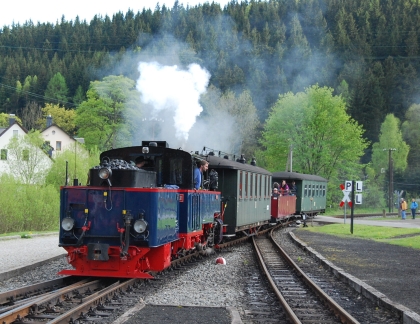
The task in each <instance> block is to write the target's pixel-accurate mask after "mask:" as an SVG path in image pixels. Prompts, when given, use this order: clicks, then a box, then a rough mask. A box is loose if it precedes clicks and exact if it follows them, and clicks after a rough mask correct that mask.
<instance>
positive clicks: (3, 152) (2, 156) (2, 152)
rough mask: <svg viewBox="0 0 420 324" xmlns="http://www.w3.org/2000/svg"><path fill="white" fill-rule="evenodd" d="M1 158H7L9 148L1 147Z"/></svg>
mask: <svg viewBox="0 0 420 324" xmlns="http://www.w3.org/2000/svg"><path fill="white" fill-rule="evenodd" d="M0 159H1V160H7V150H6V149H1V153H0Z"/></svg>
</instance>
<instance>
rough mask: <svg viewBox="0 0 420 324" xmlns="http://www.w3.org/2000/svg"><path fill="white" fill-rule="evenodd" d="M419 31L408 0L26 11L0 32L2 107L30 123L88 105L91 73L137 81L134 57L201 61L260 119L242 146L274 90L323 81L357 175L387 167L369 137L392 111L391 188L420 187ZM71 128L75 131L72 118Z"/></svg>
mask: <svg viewBox="0 0 420 324" xmlns="http://www.w3.org/2000/svg"><path fill="white" fill-rule="evenodd" d="M419 38H420V4H419V2H418V1H416V0H398V1H397V0H303V1H286V0H268V1H242V2H238V1H232V2H230V3H229V4H228V5H226V6H225V7H224V8H221V7H220V5H219V4H217V3H205V4H202V5H198V6H194V7H189V6H187V7H184V6H182V5H179V4H178V3H177V2H176V3H175V4H174V6H173V7H172V8H168V7H165V6H162V7H159V6H157V7H156V8H155V10H146V9H144V10H143V11H141V12H137V13H136V12H133V11H127V12H126V13H122V12H119V13H115V14H114V15H113V16H112V17H108V16H105V17H101V16H96V17H94V18H93V19H92V20H91V21H90V22H86V21H80V20H78V19H76V20H74V21H67V20H66V19H65V17H63V18H62V20H61V21H60V22H58V23H57V24H50V23H38V24H37V25H35V24H33V23H32V22H30V21H29V22H26V23H25V24H23V25H13V26H3V27H2V28H1V30H0V58H1V59H0V112H1V113H14V114H16V115H17V116H20V117H21V119H22V123H23V126H24V127H27V128H28V129H32V128H37V127H38V128H40V126H39V125H38V126H37V123H36V120H38V119H39V116H40V115H42V114H41V109H42V108H43V107H45V106H46V104H59V105H61V106H63V107H65V108H66V109H68V110H76V109H78V107H79V106H80V107H81V109H84V110H85V111H86V109H90V108H89V107H93V106H94V103H95V102H96V101H95V100H96V99H95V93H94V92H92V88H90V87H91V86H92V83H91V82H98V80H103V79H104V78H107V77H109V76H110V75H116V76H119V75H122V76H124V77H125V78H128V79H130V80H132V81H135V80H137V79H138V78H139V70H138V68H137V63H138V60H137V59H136V58H141V59H142V60H156V61H157V62H160V63H161V64H172V65H173V64H180V65H184V66H187V65H188V64H191V63H198V64H200V65H201V66H202V67H204V68H205V69H206V70H208V71H209V73H210V75H211V77H210V81H209V87H211V88H212V89H216V90H215V91H218V92H220V93H222V94H228V95H225V96H226V97H227V98H235V96H238V98H240V97H241V96H242V97H243V96H244V94H246V95H247V96H248V95H249V96H250V100H252V105H248V107H251V106H252V107H255V110H256V115H257V117H258V120H259V126H258V125H257V126H256V131H255V132H254V133H253V134H254V136H255V138H256V140H254V141H250V140H249V139H248V142H249V143H248V144H249V145H248V147H250V146H252V145H254V147H255V146H256V145H257V144H256V143H257V140H258V139H259V138H261V137H262V131H263V129H264V127H265V123H266V120H267V119H268V118H269V117H270V113H271V112H272V109H273V107H275V106H276V104H277V105H278V103H279V102H281V99H280V101H279V98H281V97H280V96H283V95H285V94H287V93H293V94H296V93H304V92H305V91H308V89H310V88H311V87H313V86H314V85H316V86H317V87H320V88H319V89H322V88H323V87H327V88H328V89H332V91H333V93H331V95H332V96H340V98H341V99H340V100H342V101H343V103H341V101H340V105H342V106H343V107H345V108H343V109H345V112H346V113H347V114H348V115H349V116H350V117H351V118H352V120H354V121H355V122H356V123H357V124H358V125H360V127H361V128H362V129H363V130H364V132H362V133H363V137H364V139H363V143H366V145H362V146H361V147H363V156H362V157H361V161H362V162H363V163H364V164H366V165H367V166H366V168H365V170H364V171H363V172H364V173H365V177H368V176H371V177H372V178H375V177H376V178H380V177H386V174H385V175H382V176H380V172H381V171H380V170H379V171H378V170H376V171H374V170H375V167H376V166H375V165H374V164H375V163H374V160H372V159H373V158H375V159H385V161H387V157H386V156H385V157H382V156H380V157H378V156H376V157H375V154H374V151H373V147H374V143H381V139H382V140H383V138H384V137H383V136H384V132H385V131H386V129H387V128H385V130H384V127H383V124H384V122H385V120H386V118H388V117H387V116H390V115H391V116H392V118H395V125H396V127H397V131H398V132H401V134H402V137H401V140H405V141H406V142H407V143H408V145H409V147H410V151H409V153H408V158H407V160H408V166H407V167H405V168H401V169H397V170H396V172H397V174H396V176H395V179H394V180H395V181H397V182H398V183H399V187H398V188H400V189H406V190H408V191H411V192H418V193H420V185H417V184H419V183H420V181H419V182H417V183H416V185H413V181H414V179H420V168H418V166H420V165H419V163H420V160H419V159H418V158H416V157H417V156H419V155H420V143H419V141H418V137H417V136H414V135H415V133H414V132H417V133H418V132H419V131H418V130H419V129H420V128H419V126H420V125H419V123H420V117H418V116H420V108H419V106H418V105H417V104H418V103H419V100H420V98H419V97H418V94H419V93H418V90H419V88H420V87H419V86H420V78H419V76H420V75H419V73H420V60H419V59H418V58H419V51H420V48H419V42H420V39H419ZM174 53H176V54H177V55H173V54H174ZM124 82H125V81H124ZM130 87H132V85H130ZM89 89H90V90H89ZM89 91H90V92H89ZM322 91H324V90H322ZM288 96H289V99H290V96H291V95H286V97H283V100H285V98H288ZM290 100H291V99H290ZM89 102H90V103H89ZM203 106H204V107H205V108H206V105H205V104H204V105H203ZM111 109H112V107H111ZM252 109H254V108H252ZM81 111H82V110H81ZM237 113H238V114H240V111H239V112H237ZM78 118H80V117H78ZM82 124H83V123H82ZM252 125H255V123H254V122H252ZM80 127H85V126H83V125H80ZM400 127H402V131H400ZM111 128H112V127H111ZM356 129H358V130H359V128H358V127H356ZM72 131H73V135H76V134H77V132H78V126H77V125H76V126H75V127H74V128H73V129H72ZM110 132H111V131H110ZM91 135H92V136H94V137H97V135H95V134H94V133H91ZM381 136H382V137H381ZM105 142H106V140H104V143H105ZM378 145H379V146H378V148H379V147H380V149H382V148H383V147H385V146H386V145H389V144H388V143H385V144H383V145H385V146H380V144H378ZM251 153H252V152H251ZM385 153H386V152H384V154H385ZM356 157H357V158H359V156H358V155H357V154H356ZM396 158H398V155H396ZM262 160H264V158H263V159H262ZM371 161H372V163H371V164H368V163H369V162H371ZM386 167H387V165H386ZM361 172H362V171H361ZM371 172H374V174H372V173H371ZM408 173H409V174H410V176H408ZM337 176H339V175H337ZM382 180H383V181H385V182H386V181H387V180H386V179H382Z"/></svg>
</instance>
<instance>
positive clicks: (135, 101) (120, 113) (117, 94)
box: [76, 76, 140, 151]
mask: <svg viewBox="0 0 420 324" xmlns="http://www.w3.org/2000/svg"><path fill="white" fill-rule="evenodd" d="M139 97H140V95H139V93H138V91H137V90H136V89H135V82H134V81H133V80H131V79H128V78H126V77H123V76H108V77H105V78H104V79H103V80H102V81H94V82H91V85H90V88H89V90H88V92H87V100H86V101H84V102H82V103H81V104H80V105H79V107H78V108H77V117H76V124H77V126H78V127H79V132H78V136H80V137H84V139H85V143H86V147H87V148H88V149H91V148H93V147H95V146H97V147H98V149H99V150H101V151H103V150H107V149H110V148H117V147H121V146H128V145H131V138H132V129H133V125H134V121H135V120H136V119H137V118H138V116H139V114H140V107H139V101H140V100H139Z"/></svg>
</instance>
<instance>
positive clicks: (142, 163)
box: [135, 156, 147, 169]
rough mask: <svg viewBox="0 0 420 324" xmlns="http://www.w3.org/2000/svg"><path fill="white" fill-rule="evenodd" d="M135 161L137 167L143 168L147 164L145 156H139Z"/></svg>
mask: <svg viewBox="0 0 420 324" xmlns="http://www.w3.org/2000/svg"><path fill="white" fill-rule="evenodd" d="M135 163H136V167H138V168H140V169H141V168H143V167H144V166H146V165H147V160H146V159H145V158H144V156H139V157H138V158H137V159H136V161H135Z"/></svg>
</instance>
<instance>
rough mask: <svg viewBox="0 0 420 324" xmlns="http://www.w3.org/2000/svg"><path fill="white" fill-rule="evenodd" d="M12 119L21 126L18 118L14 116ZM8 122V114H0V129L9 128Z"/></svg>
mask: <svg viewBox="0 0 420 324" xmlns="http://www.w3.org/2000/svg"><path fill="white" fill-rule="evenodd" d="M13 118H14V119H15V121H16V122H18V123H19V124H20V125H22V120H21V119H20V118H19V117H17V116H14V117H13ZM9 120H10V114H5V113H0V127H3V128H7V127H9V126H10V125H9Z"/></svg>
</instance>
